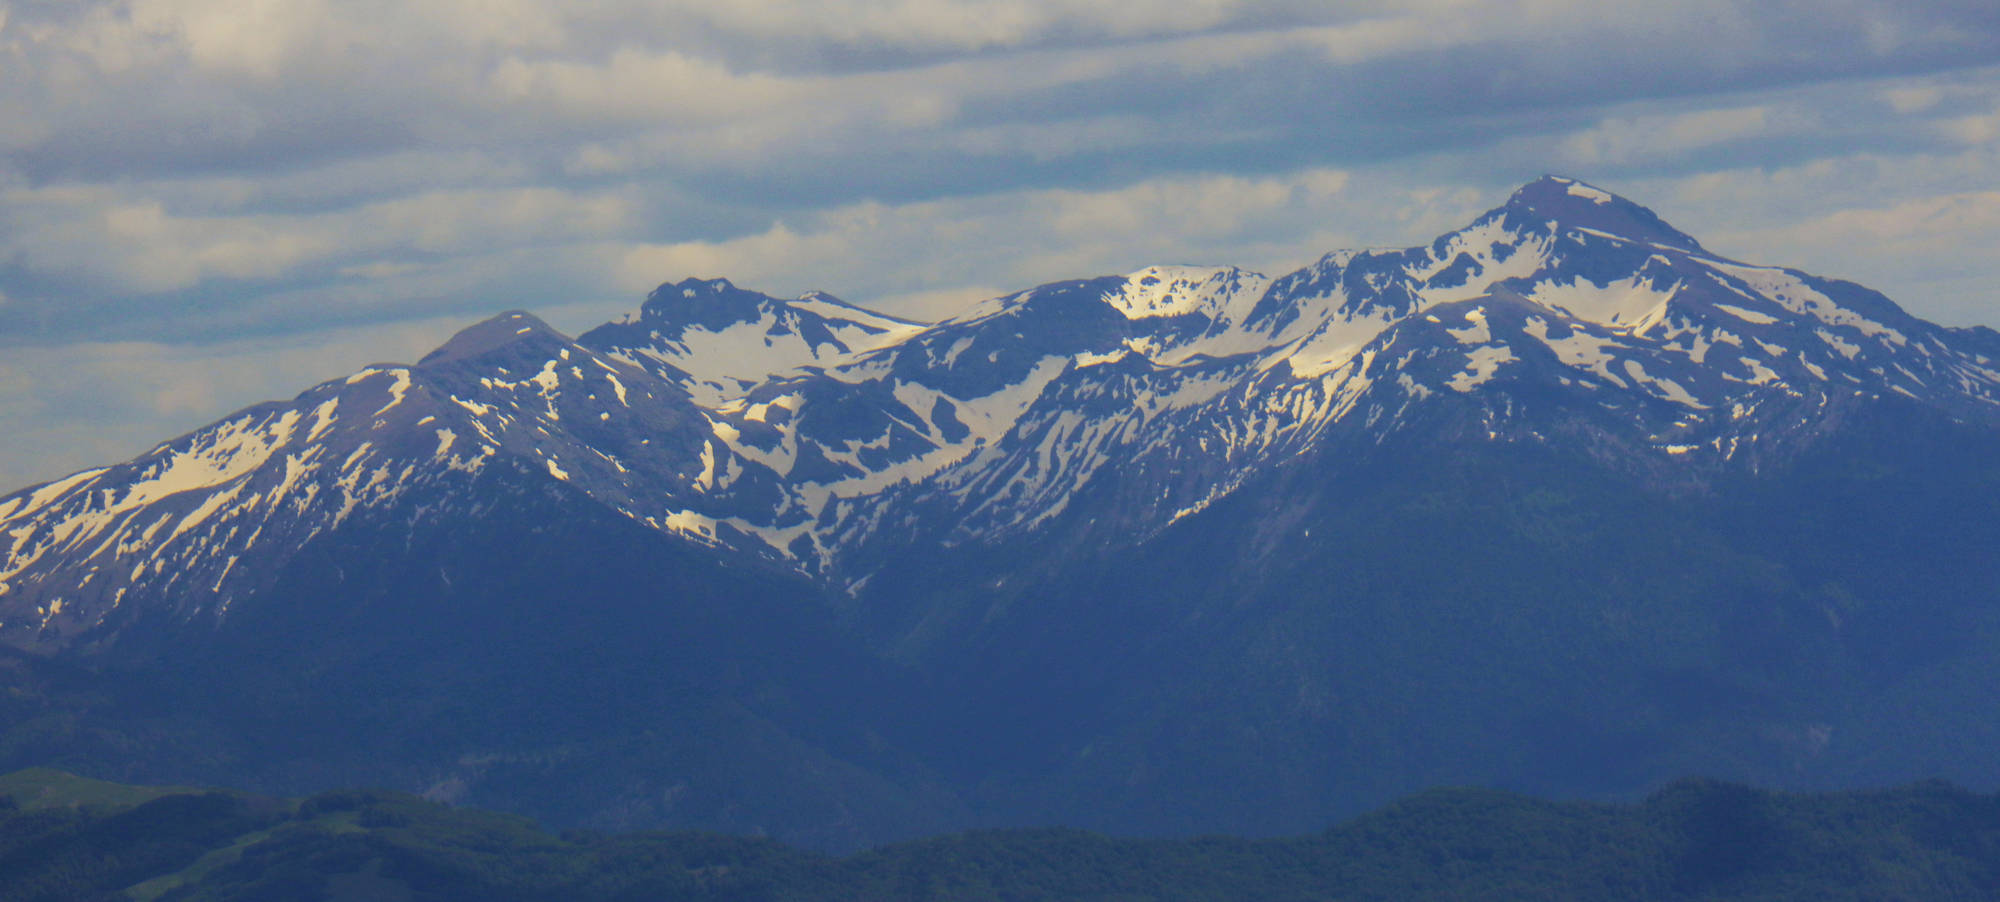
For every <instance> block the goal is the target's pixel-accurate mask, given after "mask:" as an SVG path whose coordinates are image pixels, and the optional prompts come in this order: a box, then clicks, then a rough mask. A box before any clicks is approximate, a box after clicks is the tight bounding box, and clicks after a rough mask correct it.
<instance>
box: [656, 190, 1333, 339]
mask: <svg viewBox="0 0 2000 902" xmlns="http://www.w3.org/2000/svg"><path fill="white" fill-rule="evenodd" d="M1348 178H1349V176H1348V174H1347V173H1345V172H1342V171H1339V170H1326V169H1316V170H1308V171H1304V172H1299V173H1292V174H1287V175H1283V176H1274V177H1267V178H1245V177H1241V176H1233V175H1204V176H1183V177H1174V178H1164V179H1157V180H1151V181H1146V182H1142V183H1139V184H1135V185H1130V186H1126V187H1122V188H1117V189H1111V190H1104V191H1075V190H1038V191H1025V192H1015V193H1009V194H1001V195H989V196H982V197H974V198H965V199H957V200H949V201H924V202H916V203H909V204H902V205H896V206H890V205H885V204H880V203H872V202H871V203H862V204H854V205H850V206H846V207H840V208H836V209H832V210H828V211H823V212H819V213H815V214H813V215H811V216H809V217H804V218H803V219H802V220H801V221H800V222H798V223H797V224H793V223H790V222H779V223H778V224H776V225H774V226H772V227H771V228H769V229H767V230H765V231H762V232H759V233H756V234H751V235H744V236H741V237H737V238H732V239H729V240H725V241H687V242H676V243H669V244H640V245H635V246H632V247H630V248H629V249H627V250H625V251H624V252H623V254H622V256H621V259H619V261H618V267H617V271H618V273H619V274H620V277H619V283H618V284H619V285H620V286H621V287H623V288H625V289H626V290H628V291H630V292H632V293H634V294H636V293H639V292H643V291H644V290H646V289H648V288H651V287H653V286H654V285H657V284H659V283H661V282H665V281H672V280H675V279H679V278H683V277H687V276H716V275H728V276H730V277H731V278H733V279H735V280H736V281H738V282H739V283H741V284H745V285H751V286H753V287H759V288H763V289H764V290H768V291H772V292H774V293H779V292H782V293H788V294H797V293H801V292H804V291H806V290H808V289H823V290H829V291H832V292H833V293H835V294H840V295H842V296H844V297H849V298H850V299H851V300H855V301H858V302H861V303H864V304H866V303H881V302H882V301H881V299H883V298H894V299H895V301H896V303H895V304H894V305H893V306H898V307H899V309H897V310H895V311H893V312H898V313H902V314H905V315H912V316H918V317H921V318H938V317H942V316H945V315H948V314H950V313H951V312H954V310H953V308H951V307H948V306H944V305H950V304H957V303H962V302H963V301H965V300H968V299H970V298H969V296H968V295H969V294H970V292H968V291H967V290H965V289H964V288H963V286H964V285H966V284H968V283H970V284H975V285H1003V286H1012V287H1016V288H1018V287H1021V286H1023V285H1025V284H1032V283H1035V282H1040V281H1050V280H1053V279H1055V278H1061V277H1070V276H1078V275H1094V274H1100V273H1105V272H1122V271H1127V270H1131V269H1137V268H1139V267H1140V266H1142V265H1145V264H1147V263H1152V262H1161V261H1174V260H1179V261H1187V262H1217V263H1224V262H1243V263H1249V264H1252V265H1261V264H1263V263H1265V262H1267V261H1268V262H1275V263H1278V264H1279V265H1283V266H1298V265H1302V264H1304V263H1306V262H1308V261H1310V260H1311V259H1312V258H1314V257H1317V256H1318V255H1319V254H1320V253H1323V252H1325V251H1327V250H1331V249H1332V248H1331V247H1321V246H1319V241H1321V240H1324V239H1325V238H1326V235H1325V233H1324V231H1323V230H1322V229H1321V228H1320V227H1319V226H1320V224H1321V223H1322V222H1324V221H1325V220H1326V219H1328V218H1330V217H1332V216H1333V214H1334V211H1335V210H1336V209H1338V207H1339V206H1340V204H1341V201H1342V200H1343V197H1342V195H1343V190H1344V188H1345V187H1346V185H1347V183H1348Z"/></svg>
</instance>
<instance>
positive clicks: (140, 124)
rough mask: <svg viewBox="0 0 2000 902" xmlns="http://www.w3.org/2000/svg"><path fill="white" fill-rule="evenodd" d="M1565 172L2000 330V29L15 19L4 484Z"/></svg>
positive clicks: (1464, 217)
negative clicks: (809, 308) (499, 335)
mask: <svg viewBox="0 0 2000 902" xmlns="http://www.w3.org/2000/svg"><path fill="white" fill-rule="evenodd" d="M1545 173H1555V174H1562V175H1568V176H1572V177H1576V178H1581V179H1583V180H1585V181H1588V182H1590V183H1592V184H1595V185H1598V186H1600V187H1604V188H1607V189H1610V190H1613V191H1616V192H1618V193H1620V194H1622V195H1624V196H1626V197H1628V198H1631V199H1633V200H1635V201H1637V202H1639V203H1641V204H1645V205H1647V206H1649V207H1651V208H1653V209H1654V210H1655V211H1657V212H1659V213H1660V214H1661V215H1662V216H1663V217H1665V218H1666V219H1667V220H1668V221H1669V222H1671V223H1673V224H1674V225H1676V226H1677V227H1679V228H1680V229H1682V230H1683V231H1686V232H1688V233H1690V234H1693V235H1694V236H1696V237H1697V238H1699V239H1700V240H1701V241H1702V242H1703V243H1704V244H1705V245H1706V246H1708V247H1709V248H1710V249H1711V250H1714V251H1716V252H1718V253H1721V254H1725V255H1728V256H1731V257H1734V258H1737V259H1741V260H1746V261H1750V262H1757V263H1770V264H1781V265H1787V266H1795V267H1798V268H1801V269H1805V270H1807V271H1810V272H1814V273H1817V274H1820V275H1826V276H1833V277H1839V278H1845V279H1851V280H1854V281H1857V282H1861V283H1863V284H1865V285H1868V286H1870V287H1873V288H1876V289H1878V290H1881V291H1883V292H1885V293H1887V294H1888V295H1889V296H1890V297H1891V298H1893V299H1895V300H1896V301H1898V302H1899V303H1901V304H1902V305H1903V306H1904V307H1906V308H1907V309H1909V310H1911V311H1912V312H1914V313H1916V314H1918V315H1920V316H1924V317H1927V318H1929V319H1933V320H1937V321H1939V322H1943V323H1946V324H1950V325H1961V326H1962V325H1975V324H1983V325H1989V326H2000V295H1996V294H1995V292H1994V291H1993V289H1992V287H1991V286H1994V285H1996V284H2000V252H1996V250H2000V4H1995V3H1993V2H1992V0H1937V2H1924V0H1903V2H1895V3H1889V2H1872V0H1811V2H1805V0H1797V2H1792V0H1733V2H1732V0H1675V2H1671V3H1668V2H1661V0H1644V2H1633V0H1588V2H1584V0H1521V2H1506V3H1503V2H1462V0H1435V2H1432V0H1398V2H1385V3H1372V2H1355V3H1339V2H1324V0H1322V2H1301V0H1273V2H1258V0H1179V2H1166V0H1121V2H1118V3H1106V2H1102V0H730V2H726V3H718V2H714V0H699V2H695V0H567V2H554V0H0V491H4V490H6V489H8V488H13V487H19V486H25V485H27V484H30V483H34V482H39V481H43V480H48V479H53V478H56V477H58V476H61V475H64V474H66V473H69V472H72V471H75V470H78V469H82V468H84V467H87V466H91V465H101V464H105V463H111V462H115V461H119V460H124V459H127V458H130V457H132V456H134V455H137V454H140V453H143V452H144V451H146V450H147V449H149V448H151V447H152V446H154V445H155V444H157V443H159V442H160V441H163V440H165V439H168V438H171V437H173V436H175V435H178V434H181V433H183V432H186V431H188V430H191V429H194V428H197V427H199V426H201V425H204V424H206V423H208V422H211V421H213V420H215V419H218V418H220V417H221V416H223V415H225V414H227V413H229V412H230V411H232V410H234V409H237V408H240V407H243V406H246V405H248V404H251V403H255V402H257V401H260V400H266V399H273V398H288V397H291V396H293V395H295V394H297V393H298V392H300V391H302V390H304V389H305V388H307V387H308V386H310V385H312V384H313V383H315V382H318V381H321V380H325V379H329V378H334V377H337V376H340V375H344V374H346V373H348V372H352V371H353V370H355V369H358V368H360V367H361V366H364V365H366V364H369V363H372V362H396V361H402V362H407V361H412V360H415V359H416V358H418V357H420V356H422V355H423V353H424V352H425V351H426V350H428V349H429V348H431V347H434V346H435V345H437V344H439V343H441V342H442V341H443V340H444V339H446V338H447V337H449V336H450V335H451V333H452V332H454V331H456V330H457V329H458V328H460V327H462V326H465V325H468V324H470V323H472V322H475V321H477V320H479V319H483V318H485V317H486V316H489V315H491V314H494V313H498V312H500V311H503V310H509V309H515V308H525V309H529V310H533V311H535V312H537V313H538V314H540V315H542V316H543V318H545V319H547V320H548V321H549V322H551V323H552V324H554V325H555V326H556V327H558V328H560V329H563V330H565V331H568V332H570V333H572V334H575V333H576V332H580V331H582V330H583V329H586V328H588V327H590V326H591V325H594V324H596V323H599V322H603V321H606V320H610V319H614V318H617V317H618V316H620V315H621V314H623V313H625V312H627V311H630V310H634V309H636V308H637V306H638V304H639V302H640V300H641V299H642V298H643V297H644V295H645V293H646V292H647V291H648V290H650V289H651V288H652V287H654V286H656V285H658V284H660V283H663V282H669V281H678V280H680V279H682V278H687V277H703V278H707V277H717V276H721V277H727V278H729V279H731V280H732V281H734V282H736V283H737V284H739V285H742V286H745V287H748V288H754V289H758V290H762V291H765V292H768V293H771V294H776V295H781V296H791V295H797V294H799V293H802V292H804V291H807V290H814V289H817V290H824V291H827V292H829V293H831V294H833V295H836V296H838V297H841V298H843V299H846V300H849V301H851V302H854V303H858V304H861V305H863V306H868V307H873V308H875V309H878V310H883V311H885V312H889V313H894V314H899V315H903V316H908V317H913V318H918V319H936V318H942V317H944V316H948V315H950V314H951V313H952V312H954V311H956V310H958V309H961V308H962V307H964V306H965V305H967V304H969V303H971V302H974V301H977V300H979V299H982V298H986V297H991V296H994V295H998V294H1002V293H1006V292H1009V291H1013V290H1018V289H1021V288H1025V287H1029V286H1032V285H1035V284H1039V283H1043V282H1049V281H1054V280H1058V279H1065V278H1074V277H1081V276H1089V275H1099V274H1108V273H1120V272H1129V271H1132V270H1135V269H1138V268H1141V267H1143V266H1146V265H1150V264H1155V263H1214V264H1224V263H1227V264H1236V265H1241V266H1246V267H1249V268H1253V269H1258V270H1261V271H1265V272H1271V273H1276V272H1283V271H1288V270H1291V269H1294V268H1297V267H1299V266H1302V265H1305V264H1307V263H1309V262H1311V261H1312V260H1314V259H1316V258H1317V257H1319V256H1320V255H1321V254H1323V253H1325V252H1327V251H1331V250H1335V249H1340V248H1350V247H1376V246H1390V247H1395V246H1409V245H1415V244H1419V243H1423V242H1427V241H1428V240H1430V239H1431V238H1432V237H1435V236H1436V235H1438V234H1440V233H1442V232H1445V231H1449V230H1451V229H1453V228H1456V227H1458V226H1461V225H1464V224H1465V223H1467V222H1469V221H1470V220H1471V219H1472V218H1474V217H1475V216H1476V215H1477V214H1478V213H1479V212H1481V211H1483V210H1485V209H1489V208H1491V207H1494V206H1497V205H1499V204H1500V203H1502V202H1504V201H1505V200H1506V197H1507V195H1508V193H1509V192H1510V191H1511V190H1512V189H1513V188H1514V187H1517V186H1518V185H1520V184H1521V183H1523V182H1526V181H1529V180H1531V179H1533V178H1535V177H1537V176H1539V175H1542V174H1545Z"/></svg>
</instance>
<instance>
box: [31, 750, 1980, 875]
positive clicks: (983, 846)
mask: <svg viewBox="0 0 2000 902" xmlns="http://www.w3.org/2000/svg"><path fill="white" fill-rule="evenodd" d="M0 887H5V888H6V890H7V892H6V898H8V899H9V900H19V902H61V900H75V899H139V900H162V902H165V900H187V902H193V900H265V899H310V898H322V899H333V900H364V899H365V900H372V899H407V900H460V899H482V900H520V902H529V900H550V902H554V900H564V902H587V900H626V899H631V900H637V899H647V900H718V902H719V900H739V902H748V900H805V899H815V900H855V902H861V900H870V902H893V900H911V902H915V900H968V899H995V900H998V899H1006V900H1039V899H1048V900H1058V899H1060V900H1106V902H1109V900H1250V899H1256V900H1294V899H1295V900H1309V899H1310V900H1325V899H1352V900H1376V899H1379V900H1392V899H1420V898H1449V899H1464V900H1485V899H1492V900H1502V899H1509V900H1512V899H1565V900H1597V899H1602V900H1620V902H1627V900H1654V899H1657V900H1736V899H1743V900H1748V899H1855V900H1859V899H1924V900H1949V899H1968V900H1969V899H1987V898H1992V897H1993V895H1994V894H1995V893H1996V892H2000V798H1996V797H1994V796H1988V795H1978V794H1973V793H1969V792H1966V791H1964V790H1960V789H1957V788H1954V787H1951V786H1948V785H1945V784H1939V783H1928V784H1919V785H1915V786H1910V787H1905V788H1901V789H1894V790H1884V791H1874V792H1847V793H1834V794H1820V795H1789V794H1783V793H1773V792H1766V791H1762V790H1757V789H1752V788H1749V787H1746V786H1741V785H1736V784H1728V783H1717V782H1712V781H1706V780H1688V781H1682V782H1678V783H1675V784H1673V785H1671V786H1669V787H1667V788H1666V789H1663V790H1661V791H1660V792H1658V793H1655V794H1653V795H1652V796H1650V797H1649V798H1647V799H1646V800H1645V801H1644V802H1642V803H1639V804H1634V805H1601V804H1589V803H1553V802H1545V801H1538V800H1535V799H1531V798H1526V797H1522V796H1515V795H1508V794H1503V793H1496V792H1490V791H1480V790H1436V791H1432V792H1427V793H1423V794H1421V795H1417V796H1413V797H1410V798H1407V799H1404V800H1402V801H1400V802H1397V803H1395V804H1393V805H1390V806H1389V807H1387V808H1384V809H1382V810H1379V811H1376V812H1374V813H1371V814H1368V815H1366V816H1363V817H1360V818H1357V819H1355V820H1352V821H1349V822H1347V823H1344V824H1341V825H1339V826H1337V827H1334V828H1332V829H1330V830H1327V831H1325V832H1323V833H1318V834H1313V835H1309V836H1298V837H1292V838H1284V839H1267V840H1245V839H1234V838H1229V837H1207V838H1201V839H1190V840H1130V839H1112V838H1108V837H1105V836H1100V835H1096V834H1091V833H1085V832H1080V831H1075V830H1025V829H1024V830H1002V831H982V832H975V833H962V834H955V835H950V836H942V837H938V838H935V839H927V840H922V841H918V842H911V843H905V844H901V845H893V846H887V847H883V848H878V849H875V850H872V851H868V852H864V853H861V854H857V855H853V856H850V857H846V858H832V857H827V856H824V855H820V854H814V853H809V852H803V851H799V850H796V849H793V848H790V847H787V846H784V845H780V844H778V843H776V842H773V841H770V840H767V839H757V838H746V837H732V836H726V835H720V834H700V833H632V834H620V835H611V834H603V833H596V832H590V831H570V832H564V833H561V834H550V833H547V832H544V831H543V830H541V829H539V828H538V827H536V826H535V825H534V824H533V823H532V822H530V821H527V820H524V819H521V818H518V817H513V816H509V815H501V814H492V813H487V812H482V811H476V810H470V809H456V808H449V807H446V806H443V805H439V804H436V803H431V802H425V801H422V800H420V799H417V798H415V797H411V796H406V795H401V794H396V793H388V792H374V791H342V792H331V793H324V794H321V795H317V796H313V797H310V798H306V799H289V800H288V799H274V798H268V797H260V796H251V795H244V794H240V793H233V792H219V791H203V790H192V789H179V790H172V789H165V790H162V789H143V788H139V787H127V786H119V785H117V784H105V783H99V782H96V781H88V780H82V779H80V778H75V777H70V776H68V775H66V774H62V773H60V772H55V771H47V770H39V771H24V772H18V773H15V774H12V775H9V776H6V777H0Z"/></svg>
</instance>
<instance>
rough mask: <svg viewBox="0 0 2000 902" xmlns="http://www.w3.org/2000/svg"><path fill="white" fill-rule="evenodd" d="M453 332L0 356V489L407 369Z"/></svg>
mask: <svg viewBox="0 0 2000 902" xmlns="http://www.w3.org/2000/svg"><path fill="white" fill-rule="evenodd" d="M462 325H464V323H462V322H460V321H458V320H456V319H440V320H431V321H420V322H413V323H399V324H395V325H391V326H372V327H366V328H357V329H343V330H332V331H326V332H321V333H318V334H314V335H309V336H294V337H289V338H285V339H281V340H271V339H257V340H246V341H232V342H222V343H216V344H199V345H180V344H165V343H159V342H85V343H79V344H72V345H65V346H61V347H42V348H32V347H31V348H14V349H10V350H9V351H8V352H7V353H6V354H4V355H0V422H6V423H9V424H10V425H11V426H12V428H8V429H0V484H4V485H7V486H9V487H10V488H11V487H13V486H19V485H26V484H28V483H31V482H35V481H41V480H48V479H53V478H56V477H58V476H61V475H63V474H64V473H66V472H69V471H70V470H73V469H77V468H79V467H81V466H83V465H85V464H86V463H89V462H100V463H101V462H108V461H115V460H123V459H126V458H130V457H133V456H135V455H137V454H140V453H143V452H145V451H146V450H147V449H149V448H151V447H153V446H154V445H157V444H159V443H160V442H161V441H164V440H166V439H168V438H171V437H173V436H175V435H179V434H182V433H184V432H187V431H189V430H191V429H194V428H197V427H199V426H202V425H204V424H206V423H208V422H210V421H212V420H214V419H215V418H217V417H218V416H220V415H222V414H224V413H227V412H228V411H230V410H234V409H237V408H241V407H245V406H248V405H251V404H254V403H257V402H260V401H265V400H270V399H272V398H275V397H290V396H292V395H294V394H296V393H298V392H299V391H300V390H303V389H304V388H306V387H307V386H309V385H312V384H314V383H317V382H320V381H323V380H325V379H329V378H333V377H336V376H340V375H343V374H345V373H349V372H352V371H354V370H356V369H359V368H360V367H362V366H365V365H367V364H369V363H375V362H383V361H393V360H404V361H410V360H415V359H416V358H418V357H419V356H421V355H422V354H423V352H424V351H426V350H428V349H429V348H431V347H435V346H436V345H437V344H439V343H440V342H442V341H443V340H444V339H445V338H448V337H450V335H451V333H452V332H453V331H455V330H456V329H457V328H458V327H460V326H462Z"/></svg>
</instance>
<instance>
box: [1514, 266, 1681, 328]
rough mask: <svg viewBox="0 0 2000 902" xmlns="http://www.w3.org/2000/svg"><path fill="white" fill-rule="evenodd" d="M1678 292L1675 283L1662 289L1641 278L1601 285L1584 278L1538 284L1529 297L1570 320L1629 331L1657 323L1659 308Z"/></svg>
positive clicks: (1635, 277) (1636, 276)
mask: <svg viewBox="0 0 2000 902" xmlns="http://www.w3.org/2000/svg"><path fill="white" fill-rule="evenodd" d="M1678 289H1679V285H1678V283H1676V284H1675V285H1671V286H1668V287H1666V288H1661V287H1660V286H1659V285H1658V284H1656V283H1655V282H1653V281H1652V280H1650V279H1648V278H1646V277H1644V276H1640V275H1633V276H1630V277H1628V278H1624V279H1619V280H1616V281H1613V282H1609V283H1607V284H1604V285H1598V284H1595V283H1593V282H1591V281H1589V280H1587V279H1583V278H1577V279H1574V280H1572V281H1570V282H1567V283H1561V282H1555V281H1547V282H1541V283H1538V284H1536V285H1535V287H1534V288H1533V289H1532V290H1531V291H1530V292H1529V295H1528V297H1529V299H1530V300H1532V301H1534V302H1536V303H1538V304H1541V305H1542V306H1545V307H1548V308H1550V309H1552V310H1555V311H1557V312H1560V313H1562V314H1564V315H1566V316H1568V317H1570V318H1572V319H1580V320H1583V321H1585V322H1590V323H1596V324H1598V325H1600V326H1611V327H1614V328H1625V329H1632V328H1637V327H1639V326H1640V324H1641V323H1645V322H1651V321H1657V319H1658V315H1659V314H1658V311H1659V308H1660V307H1661V306H1662V305H1664V304H1666V303H1667V302H1668V301H1669V300H1671V299H1672V298H1673V296H1674V293H1675V291H1677V290H1678Z"/></svg>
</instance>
